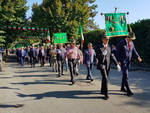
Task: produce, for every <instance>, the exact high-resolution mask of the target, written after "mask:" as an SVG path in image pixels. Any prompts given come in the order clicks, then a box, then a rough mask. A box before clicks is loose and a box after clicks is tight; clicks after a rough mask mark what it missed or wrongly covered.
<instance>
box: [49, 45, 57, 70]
mask: <svg viewBox="0 0 150 113" xmlns="http://www.w3.org/2000/svg"><path fill="white" fill-rule="evenodd" d="M50 54H51V65H52V69H53V72H57V70H58V67H57V48H56V45H54V46H53V49H52V50H51V52H50Z"/></svg>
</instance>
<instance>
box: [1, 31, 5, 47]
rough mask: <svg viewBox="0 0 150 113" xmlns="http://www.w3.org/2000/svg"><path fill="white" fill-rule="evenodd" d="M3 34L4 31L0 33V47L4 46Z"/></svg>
mask: <svg viewBox="0 0 150 113" xmlns="http://www.w3.org/2000/svg"><path fill="white" fill-rule="evenodd" d="M5 38H6V37H5V32H4V31H0V47H2V46H4V43H5Z"/></svg>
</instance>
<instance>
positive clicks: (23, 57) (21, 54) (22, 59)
mask: <svg viewBox="0 0 150 113" xmlns="http://www.w3.org/2000/svg"><path fill="white" fill-rule="evenodd" d="M26 55H27V53H26V51H25V50H24V47H21V50H20V62H21V66H22V67H24V61H25V58H26Z"/></svg>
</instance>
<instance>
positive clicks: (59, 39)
mask: <svg viewBox="0 0 150 113" xmlns="http://www.w3.org/2000/svg"><path fill="white" fill-rule="evenodd" d="M67 42H68V40H67V34H66V33H55V34H54V43H55V44H58V43H67Z"/></svg>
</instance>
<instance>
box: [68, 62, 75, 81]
mask: <svg viewBox="0 0 150 113" xmlns="http://www.w3.org/2000/svg"><path fill="white" fill-rule="evenodd" d="M68 65H69V70H70V76H71V82H74V76H75V75H76V60H75V59H68Z"/></svg>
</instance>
